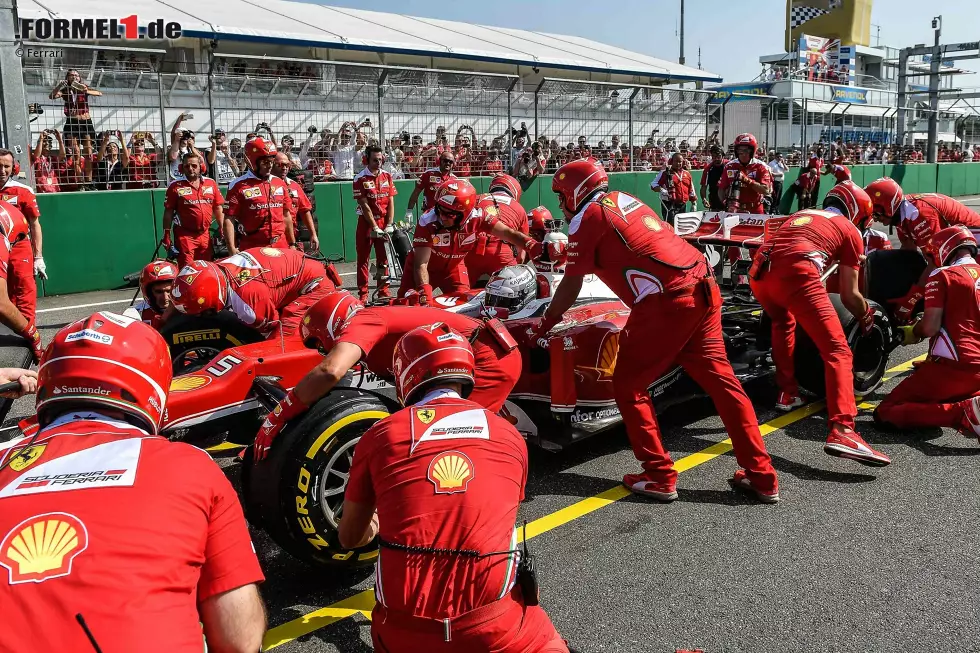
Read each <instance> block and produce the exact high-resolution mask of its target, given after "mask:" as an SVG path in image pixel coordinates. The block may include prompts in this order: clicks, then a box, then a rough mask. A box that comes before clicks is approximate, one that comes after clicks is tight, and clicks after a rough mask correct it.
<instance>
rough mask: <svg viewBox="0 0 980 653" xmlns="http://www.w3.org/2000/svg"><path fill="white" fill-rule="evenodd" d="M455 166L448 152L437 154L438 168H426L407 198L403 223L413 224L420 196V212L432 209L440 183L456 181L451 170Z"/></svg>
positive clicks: (451, 154) (453, 159) (450, 153)
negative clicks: (406, 208)
mask: <svg viewBox="0 0 980 653" xmlns="http://www.w3.org/2000/svg"><path fill="white" fill-rule="evenodd" d="M455 165H456V156H455V155H454V154H453V153H452V152H451V151H450V150H445V151H443V152H442V153H440V154H439V167H438V168H428V169H427V170H425V171H424V172H423V173H422V174H421V175H419V180H418V182H416V184H415V189H414V190H413V191H412V194H411V195H410V196H409V198H408V210H407V211H406V212H405V221H406V222H408V223H409V224H412V223H413V222H415V213H414V211H415V205H416V204H417V203H418V201H419V195H421V196H422V212H423V213H425V212H426V211H428V210H429V209H431V208H432V202H433V201H434V200H435V195H436V190H438V188H439V186H441V185H442V182H444V181H448V180H450V179H457V177H456V175H454V174H453V168H454V167H455Z"/></svg>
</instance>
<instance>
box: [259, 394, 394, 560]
mask: <svg viewBox="0 0 980 653" xmlns="http://www.w3.org/2000/svg"><path fill="white" fill-rule="evenodd" d="M389 412H390V411H389V408H388V406H387V405H385V403H384V402H382V401H381V400H380V399H379V398H378V397H377V396H376V395H374V394H371V393H369V392H364V391H362V390H357V389H355V388H340V389H335V390H333V391H332V392H331V393H330V394H328V395H327V396H326V397H324V398H323V399H321V400H320V401H319V402H317V403H316V405H314V406H313V408H311V409H310V410H309V412H307V413H306V414H305V415H303V416H302V417H301V418H299V419H298V420H296V421H295V422H292V423H290V424H288V425H287V426H286V428H285V429H284V430H283V432H282V433H281V434H280V435H279V437H278V438H277V439H276V440H275V443H274V444H273V446H272V449H271V450H270V451H269V456H268V458H266V459H265V460H263V461H261V462H259V463H254V462H253V459H252V453H253V450H252V448H251V447H250V448H249V449H248V450H247V452H246V454H245V466H244V469H243V476H242V494H243V503H244V505H245V514H246V516H247V517H248V519H249V521H250V522H251V523H252V524H253V525H254V526H258V527H259V528H262V529H264V530H265V531H266V532H267V533H269V535H270V536H271V537H272V539H273V540H274V541H275V542H276V543H277V544H278V545H279V546H281V547H282V548H283V549H284V550H285V551H287V552H288V553H290V554H291V555H293V556H294V557H296V558H298V559H300V560H303V561H304V562H307V563H309V564H311V565H313V566H316V567H321V568H332V569H336V568H338V567H342V568H348V569H351V568H356V567H363V566H366V565H370V564H373V563H374V561H375V559H376V558H377V557H378V548H377V544H375V543H374V542H372V543H371V544H368V545H367V546H364V547H361V548H359V549H345V548H343V547H342V546H340V542H339V540H338V539H337V522H338V520H339V519H340V517H341V516H342V513H343V501H344V490H345V489H346V487H347V476H348V474H349V472H350V465H351V460H352V454H353V452H354V445H356V444H357V442H358V441H359V440H360V439H361V436H362V435H363V434H364V432H365V431H367V430H368V428H370V427H371V426H372V425H373V424H374V423H375V422H377V421H378V420H380V419H382V418H384V417H387V416H388V414H389Z"/></svg>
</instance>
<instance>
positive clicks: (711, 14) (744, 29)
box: [318, 0, 980, 87]
mask: <svg viewBox="0 0 980 653" xmlns="http://www.w3.org/2000/svg"><path fill="white" fill-rule="evenodd" d="M318 4H326V5H333V6H341V7H352V8H355V9H368V10H374V11H387V12H393V13H399V14H408V15H411V16H421V17H426V18H440V19H444V20H457V21H462V22H467V23H478V24H482V25H492V26H499V27H510V28H516V29H528V30H534V31H545V32H552V33H557V34H569V35H573V36H581V37H585V38H591V39H594V40H596V41H599V42H603V43H609V44H611V45H616V46H619V47H622V48H625V49H627V50H633V51H635V52H642V53H644V54H648V55H651V56H654V57H658V58H660V59H668V60H670V61H677V56H678V38H677V26H678V22H679V16H680V0H617V1H616V2H614V3H602V2H597V3H591V2H590V3H587V2H569V1H568V0H564V1H563V0H533V1H532V0H493V1H492V2H472V1H470V2H446V0H397V1H396V0H326V1H325V2H320V3H318ZM978 5H980V0H929V1H928V2H923V1H922V0H875V2H874V5H873V8H872V14H871V22H872V23H874V25H875V26H880V28H881V31H880V34H881V44H882V45H890V46H892V47H904V46H909V45H915V44H916V43H932V41H933V35H932V28H931V26H930V22H931V19H932V17H933V16H937V15H942V16H943V18H944V21H943V23H944V24H943V34H942V42H943V43H959V42H963V41H973V40H977V39H978V38H980V30H978V29H977V21H976V17H977V14H978V13H980V12H978V8H977V7H978ZM785 16H786V4H785V1H784V0H740V1H739V2H732V1H731V0H686V4H685V25H686V30H685V36H684V48H685V53H684V54H685V56H686V58H687V61H686V63H687V65H689V66H695V67H696V66H697V65H698V48H701V65H702V68H704V69H705V70H708V71H711V72H713V73H717V74H719V75H721V76H722V77H724V78H725V81H726V82H741V81H749V80H751V79H753V78H754V77H756V76H757V75H758V74H759V72H760V70H761V68H760V66H759V56H761V55H763V54H775V53H778V52H783V51H784V47H783V43H784V39H785V23H786V19H785ZM876 33H877V27H872V28H871V45H875V43H876V40H875V37H876ZM959 65H961V66H962V67H964V68H971V69H973V70H980V66H978V63H977V62H961V63H960V64H959ZM959 85H960V86H963V87H974V86H980V79H978V78H977V76H975V75H972V76H968V77H965V78H963V80H962V81H961V82H960V83H959Z"/></svg>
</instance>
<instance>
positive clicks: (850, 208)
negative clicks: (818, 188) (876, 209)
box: [823, 180, 874, 233]
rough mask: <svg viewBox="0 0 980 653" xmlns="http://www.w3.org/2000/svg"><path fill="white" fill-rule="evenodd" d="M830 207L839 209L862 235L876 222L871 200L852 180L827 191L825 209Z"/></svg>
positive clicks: (824, 202) (824, 201)
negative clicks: (873, 221)
mask: <svg viewBox="0 0 980 653" xmlns="http://www.w3.org/2000/svg"><path fill="white" fill-rule="evenodd" d="M830 206H834V207H836V208H837V209H839V210H840V211H841V213H843V214H844V216H845V217H846V218H847V219H848V220H850V221H851V222H853V223H854V226H856V227H857V228H858V229H859V230H860V231H861V233H864V231H865V230H866V229H867V228H868V227H869V226H870V225H871V222H872V220H874V215H873V208H872V206H871V198H870V197H869V196H868V194H867V193H866V192H864V189H863V188H861V187H860V186H858V185H857V184H855V183H854V182H853V181H850V180H847V181H842V182H841V183H839V184H837V185H836V186H834V187H833V188H831V189H830V190H829V191H827V196H826V197H824V200H823V208H825V209H826V208H827V207H830Z"/></svg>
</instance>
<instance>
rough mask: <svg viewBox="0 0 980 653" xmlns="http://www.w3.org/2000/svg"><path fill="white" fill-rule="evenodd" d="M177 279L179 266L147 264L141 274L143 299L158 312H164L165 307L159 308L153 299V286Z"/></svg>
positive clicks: (157, 262) (156, 262) (161, 262)
mask: <svg viewBox="0 0 980 653" xmlns="http://www.w3.org/2000/svg"><path fill="white" fill-rule="evenodd" d="M176 279H177V264H176V263H171V262H170V261H160V260H157V261H151V262H149V263H147V264H146V267H144V268H143V271H142V272H140V292H141V293H143V299H145V300H146V303H147V304H149V305H150V306H151V307H153V309H154V310H156V311H162V310H163V308H164V307H162V306H157V303H156V301H155V300H154V298H153V284H155V283H161V282H165V281H174V280H176Z"/></svg>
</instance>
